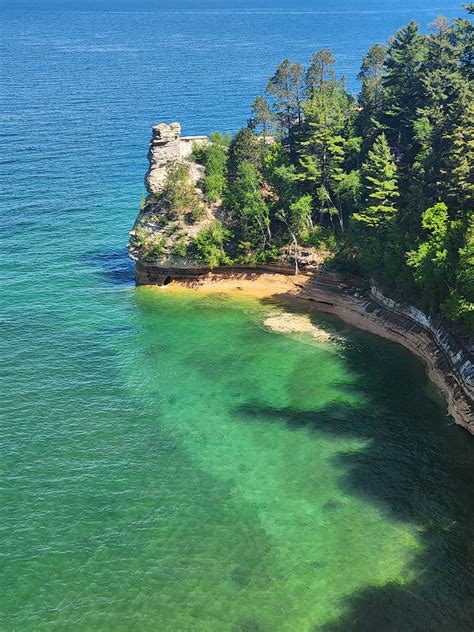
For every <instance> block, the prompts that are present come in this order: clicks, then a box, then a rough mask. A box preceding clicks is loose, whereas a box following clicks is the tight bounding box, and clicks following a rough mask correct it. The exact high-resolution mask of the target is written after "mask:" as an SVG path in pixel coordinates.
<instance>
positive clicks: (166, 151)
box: [145, 123, 208, 194]
mask: <svg viewBox="0 0 474 632" xmlns="http://www.w3.org/2000/svg"><path fill="white" fill-rule="evenodd" d="M152 134H153V135H152V139H151V141H150V149H149V151H148V161H149V163H150V166H149V169H148V171H147V173H146V176H145V186H146V188H147V191H148V193H150V194H153V193H159V192H160V191H161V190H162V188H163V184H164V182H165V179H166V173H167V165H169V163H170V162H175V161H180V160H185V159H187V158H189V156H190V155H191V151H192V146H193V143H196V144H198V145H199V144H204V143H207V142H208V138H207V136H183V137H181V125H180V124H179V123H169V124H168V123H160V124H159V125H154V126H153V128H152Z"/></svg>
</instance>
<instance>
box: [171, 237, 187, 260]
mask: <svg viewBox="0 0 474 632" xmlns="http://www.w3.org/2000/svg"><path fill="white" fill-rule="evenodd" d="M172 253H173V254H174V255H177V256H178V257H186V255H187V254H188V246H187V244H186V242H185V241H183V240H179V241H177V242H176V243H175V245H174V247H173V250H172Z"/></svg>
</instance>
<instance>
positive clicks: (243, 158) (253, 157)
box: [228, 127, 260, 181]
mask: <svg viewBox="0 0 474 632" xmlns="http://www.w3.org/2000/svg"><path fill="white" fill-rule="evenodd" d="M259 158H260V154H259V141H258V139H257V137H256V136H255V134H254V133H253V131H252V130H251V129H249V128H248V127H243V128H242V129H240V130H239V131H238V132H237V134H236V135H235V136H234V138H233V139H232V142H231V143H230V146H229V163H228V172H229V180H230V181H232V180H234V179H235V178H236V177H237V171H238V169H239V166H240V164H241V163H242V162H248V163H251V164H253V165H257V164H258V163H259V161H260V160H259Z"/></svg>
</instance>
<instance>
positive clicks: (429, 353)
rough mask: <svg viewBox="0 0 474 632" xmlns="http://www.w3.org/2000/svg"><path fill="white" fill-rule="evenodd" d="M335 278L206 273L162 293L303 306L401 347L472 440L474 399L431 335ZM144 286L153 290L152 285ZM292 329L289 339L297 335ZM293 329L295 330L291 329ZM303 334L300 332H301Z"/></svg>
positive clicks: (364, 291) (177, 282)
mask: <svg viewBox="0 0 474 632" xmlns="http://www.w3.org/2000/svg"><path fill="white" fill-rule="evenodd" d="M346 281H347V278H346V277H342V276H341V275H337V274H334V273H316V274H298V275H295V274H293V275H288V274H279V273H277V272H251V271H245V272H244V271H242V272H236V271H229V272H228V273H225V272H222V271H219V272H208V273H207V274H205V275H200V276H194V277H192V278H189V277H188V278H182V277H181V278H180V277H176V276H174V277H173V280H172V282H171V283H169V284H168V285H166V286H165V287H164V288H162V289H163V290H166V291H168V292H175V291H176V292H179V291H183V289H185V290H191V291H195V292H201V293H207V294H209V293H211V294H212V293H226V294H230V295H236V296H246V295H247V296H252V297H255V298H259V299H263V298H274V299H275V300H278V301H281V302H282V303H284V302H289V303H296V304H298V305H300V306H301V305H305V306H306V308H308V307H310V308H311V309H314V310H315V311H321V312H325V313H329V314H333V315H334V316H337V317H338V318H340V319H341V320H343V321H344V322H346V323H348V324H349V325H352V326H354V327H357V328H358V329H362V330H365V331H369V332H371V333H373V334H376V335H378V336H381V337H383V338H385V339H387V340H390V341H392V342H396V343H398V344H401V345H402V346H403V347H405V348H406V349H408V350H409V351H410V352H411V353H413V354H414V355H415V356H417V357H418V358H419V359H421V360H422V362H423V364H424V365H425V368H426V370H427V375H428V378H429V379H430V380H431V382H433V383H434V384H435V385H436V386H437V388H438V390H439V391H440V393H441V395H442V396H443V399H444V400H445V401H446V403H447V406H448V412H449V413H450V415H451V416H452V417H453V419H454V421H455V422H456V424H457V425H459V426H461V427H463V428H465V429H466V430H467V431H468V432H470V433H471V434H474V404H473V399H474V393H473V392H472V386H471V384H469V383H468V382H467V380H465V379H464V378H463V375H462V373H460V372H459V371H458V370H457V369H456V367H455V366H454V364H453V362H452V361H451V358H450V356H449V354H448V353H446V351H445V349H443V348H442V346H441V345H440V344H439V341H437V339H436V337H435V335H434V334H433V332H432V331H431V330H430V329H428V328H427V327H425V326H423V324H421V323H420V322H419V321H418V320H415V319H413V318H410V316H409V315H407V314H405V313H402V312H400V311H397V310H396V309H390V306H387V304H384V303H382V302H381V301H380V300H379V297H376V296H374V294H372V293H371V292H370V290H369V289H368V288H367V287H365V288H364V287H363V286H360V285H359V286H358V285H357V284H355V283H349V284H347V283H345V282H346ZM145 284H146V285H152V286H155V287H156V285H155V284H153V283H150V284H149V283H145ZM298 326H299V325H298V324H297V323H293V324H292V325H291V327H290V329H289V330H288V333H291V332H293V333H296V331H297V327H298ZM295 327H296V329H295ZM302 330H304V329H302Z"/></svg>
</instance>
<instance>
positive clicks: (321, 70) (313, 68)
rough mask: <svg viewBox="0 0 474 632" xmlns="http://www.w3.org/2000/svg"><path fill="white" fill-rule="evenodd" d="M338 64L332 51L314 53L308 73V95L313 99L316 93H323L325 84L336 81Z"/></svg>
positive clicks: (306, 79) (306, 78)
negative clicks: (336, 66) (335, 71)
mask: <svg viewBox="0 0 474 632" xmlns="http://www.w3.org/2000/svg"><path fill="white" fill-rule="evenodd" d="M335 63H336V61H335V59H334V56H333V53H332V51H331V50H327V49H323V50H318V51H316V52H315V53H313V56H312V58H311V63H310V65H309V67H308V69H307V71H306V76H305V82H306V95H307V97H308V98H310V99H311V98H312V97H313V96H314V94H315V93H316V92H322V90H323V88H324V84H325V83H326V82H327V81H330V80H332V79H334V76H335V73H334V64H335Z"/></svg>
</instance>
